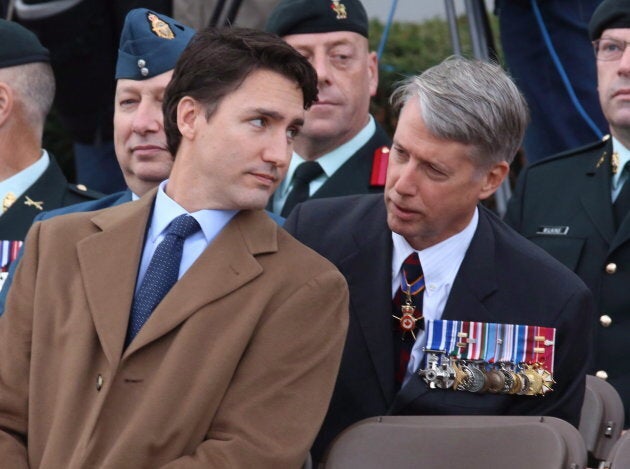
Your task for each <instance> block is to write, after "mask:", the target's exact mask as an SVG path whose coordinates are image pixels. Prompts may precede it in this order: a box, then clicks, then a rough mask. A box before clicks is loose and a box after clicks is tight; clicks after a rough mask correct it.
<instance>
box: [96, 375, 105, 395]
mask: <svg viewBox="0 0 630 469" xmlns="http://www.w3.org/2000/svg"><path fill="white" fill-rule="evenodd" d="M103 382H104V380H103V376H102V375H98V376H97V377H96V390H97V391H100V390H101V389H102V388H103Z"/></svg>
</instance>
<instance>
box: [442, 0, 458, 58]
mask: <svg viewBox="0 0 630 469" xmlns="http://www.w3.org/2000/svg"><path fill="white" fill-rule="evenodd" d="M444 8H445V9H446V21H447V23H448V31H449V35H450V36H451V44H452V46H453V54H455V55H459V56H461V55H462V46H461V42H460V39H459V29H458V28H457V14H456V12H455V5H454V4H453V0H444Z"/></svg>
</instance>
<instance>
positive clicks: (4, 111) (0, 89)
mask: <svg viewBox="0 0 630 469" xmlns="http://www.w3.org/2000/svg"><path fill="white" fill-rule="evenodd" d="M13 103H14V96H13V89H12V88H11V87H10V86H9V85H7V84H6V83H4V82H2V81H0V127H1V126H2V125H4V123H5V122H6V121H7V119H8V118H9V116H10V115H11V111H12V110H13Z"/></svg>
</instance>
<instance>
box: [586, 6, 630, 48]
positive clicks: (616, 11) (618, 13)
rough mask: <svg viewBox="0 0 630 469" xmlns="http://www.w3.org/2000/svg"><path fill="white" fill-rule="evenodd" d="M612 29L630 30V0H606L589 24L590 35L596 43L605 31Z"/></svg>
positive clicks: (596, 10) (597, 9)
mask: <svg viewBox="0 0 630 469" xmlns="http://www.w3.org/2000/svg"><path fill="white" fill-rule="evenodd" d="M611 28H630V0H604V1H603V2H602V3H600V4H599V6H598V7H597V8H596V9H595V12H594V13H593V16H592V17H591V21H590V22H589V24H588V35H589V37H590V38H591V41H594V40H595V39H599V38H600V36H601V35H602V32H603V31H604V30H605V29H611Z"/></svg>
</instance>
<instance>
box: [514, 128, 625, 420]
mask: <svg viewBox="0 0 630 469" xmlns="http://www.w3.org/2000/svg"><path fill="white" fill-rule="evenodd" d="M612 171H613V169H612V140H611V139H610V138H605V140H603V141H600V142H596V143H593V144H591V145H587V146H584V147H581V148H578V149H574V150H571V151H567V152H564V153H561V154H559V155H557V156H555V157H552V158H548V159H546V160H543V161H540V162H538V163H536V164H533V165H531V166H530V167H528V168H526V169H525V170H524V171H523V173H522V174H521V176H520V177H519V180H518V183H517V186H516V189H515V192H514V195H513V197H512V199H511V200H510V202H509V205H508V211H507V214H506V218H505V221H506V222H507V223H508V224H509V225H511V226H512V227H513V228H514V229H516V230H517V231H519V232H520V233H521V234H523V235H524V236H525V237H526V238H528V239H529V240H530V241H533V242H534V243H535V244H537V245H539V246H540V247H542V248H543V249H545V250H546V251H547V252H549V253H550V254H551V255H553V256H554V257H555V258H556V259H558V260H559V261H560V262H562V263H563V264H565V265H566V266H567V267H569V268H570V269H572V270H573V271H574V272H575V273H577V274H578V275H579V276H580V277H581V278H582V280H584V282H585V283H586V284H587V285H588V287H589V288H590V289H591V291H592V292H593V294H594V296H595V300H596V305H597V308H598V314H597V315H596V317H594V318H593V321H594V323H595V324H594V330H595V344H594V363H593V366H592V369H591V372H592V373H594V374H596V375H597V376H599V377H602V378H606V379H608V381H609V382H610V383H611V384H612V385H613V386H615V388H616V389H617V391H618V392H619V393H620V394H621V397H622V399H623V401H624V405H625V407H626V425H628V424H630V362H629V361H628V360H626V359H625V358H624V357H625V356H626V354H627V350H628V349H627V343H628V333H629V332H630V289H629V288H628V286H629V285H630V242H629V241H630V217H629V216H628V215H626V217H625V218H624V219H623V220H622V221H621V222H620V223H619V226H618V227H616V226H615V221H614V215H613V205H612V199H611V179H612Z"/></svg>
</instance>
